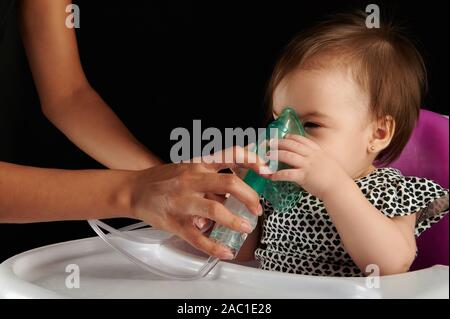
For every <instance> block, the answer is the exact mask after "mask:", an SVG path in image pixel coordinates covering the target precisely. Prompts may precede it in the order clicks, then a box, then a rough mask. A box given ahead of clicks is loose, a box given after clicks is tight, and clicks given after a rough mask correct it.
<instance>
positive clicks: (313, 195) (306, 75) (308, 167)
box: [238, 13, 448, 276]
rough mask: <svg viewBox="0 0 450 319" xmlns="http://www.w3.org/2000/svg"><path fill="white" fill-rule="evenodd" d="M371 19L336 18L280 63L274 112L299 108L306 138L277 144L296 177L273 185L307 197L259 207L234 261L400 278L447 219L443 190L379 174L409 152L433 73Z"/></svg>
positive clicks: (285, 174) (302, 39)
mask: <svg viewBox="0 0 450 319" xmlns="http://www.w3.org/2000/svg"><path fill="white" fill-rule="evenodd" d="M365 19H366V17H365V15H364V14H363V13H361V14H359V13H354V14H343V15H338V16H335V17H334V18H333V19H331V20H328V21H325V22H323V23H321V24H319V25H317V26H316V27H314V28H312V29H310V30H308V31H306V32H304V33H301V34H300V35H299V36H297V37H296V38H295V39H294V40H293V41H292V42H291V43H290V44H289V45H288V46H287V48H286V50H285V51H284V53H283V54H282V56H281V58H280V59H279V61H278V63H277V64H276V66H275V69H274V72H273V75H272V78H271V80H270V83H269V87H268V91H267V98H268V99H267V102H268V104H269V112H270V114H272V115H273V116H274V117H275V118H276V117H277V115H278V114H279V113H280V112H281V111H282V110H283V109H284V108H285V107H287V106H289V107H292V108H293V109H295V110H296V112H297V114H298V115H299V117H300V120H301V122H302V124H303V126H304V128H305V131H306V137H303V136H297V135H294V136H292V135H291V136H289V135H288V136H287V137H286V138H285V139H283V140H279V141H278V142H276V143H274V144H273V145H272V149H271V152H270V154H269V158H272V157H273V158H278V160H279V161H280V162H283V163H286V164H288V165H289V166H290V167H291V168H290V169H285V170H281V171H278V172H276V173H274V174H272V175H271V179H272V180H277V181H278V180H283V181H292V182H296V183H298V184H299V185H301V186H302V188H303V190H304V191H303V194H302V196H301V199H300V200H299V202H298V203H297V204H296V205H294V206H293V207H290V208H289V209H285V210H283V211H278V210H276V209H274V208H273V207H272V206H271V205H270V203H269V202H267V201H266V200H265V199H264V198H263V199H262V201H263V204H264V205H263V208H264V218H263V220H262V222H261V223H260V224H259V226H258V229H256V230H255V231H254V232H253V233H252V235H250V237H249V238H248V239H247V241H246V243H245V244H244V247H242V249H241V251H240V253H239V256H238V259H240V260H246V259H253V257H254V256H256V259H258V260H259V261H260V264H261V268H262V269H266V270H276V271H282V272H291V273H298V274H306V275H329V276H362V275H365V274H369V273H370V272H371V271H369V269H370V270H372V269H373V267H374V266H376V267H378V269H379V273H380V275H388V274H395V273H402V272H406V271H408V269H409V267H410V265H411V263H412V262H413V260H414V258H415V256H416V254H417V250H416V242H415V238H416V237H417V236H419V235H420V234H421V233H422V232H423V231H424V230H426V229H427V228H429V227H431V225H432V224H433V223H436V222H437V221H439V220H440V219H441V218H442V217H443V216H444V215H445V214H446V213H447V210H448V190H447V189H444V188H442V187H441V186H439V185H438V184H436V183H435V182H433V181H431V180H427V179H424V178H419V177H412V176H403V175H402V173H401V172H400V171H399V170H397V169H394V168H389V167H384V168H377V167H379V166H381V165H382V164H383V165H384V166H386V165H388V164H389V163H390V162H392V161H393V160H395V159H396V158H397V157H398V156H399V155H400V153H401V152H402V149H403V148H404V146H405V145H406V143H407V141H408V139H409V137H410V135H411V132H412V130H413V128H414V126H415V124H416V121H417V119H418V116H419V109H420V105H421V99H422V95H423V93H424V91H425V90H424V89H425V86H426V71H425V68H424V63H423V60H422V58H421V56H420V54H419V53H418V51H417V50H416V49H415V47H414V46H413V44H412V43H411V42H410V41H409V40H408V39H407V38H405V37H404V36H403V35H402V34H401V33H399V32H398V31H397V30H396V28H395V27H393V26H392V25H382V26H381V27H380V28H378V29H368V28H366V25H365ZM260 230H262V231H260ZM255 249H256V250H255Z"/></svg>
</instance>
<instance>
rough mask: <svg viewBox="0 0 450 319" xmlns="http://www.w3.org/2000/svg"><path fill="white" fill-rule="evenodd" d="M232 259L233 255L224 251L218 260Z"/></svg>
mask: <svg viewBox="0 0 450 319" xmlns="http://www.w3.org/2000/svg"><path fill="white" fill-rule="evenodd" d="M233 258H234V255H233V254H232V253H231V251H229V250H226V251H224V252H223V253H221V254H220V259H227V260H231V259H233Z"/></svg>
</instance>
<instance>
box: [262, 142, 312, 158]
mask: <svg viewBox="0 0 450 319" xmlns="http://www.w3.org/2000/svg"><path fill="white" fill-rule="evenodd" d="M270 148H271V150H277V149H278V150H285V151H289V152H293V153H296V154H299V155H302V156H307V155H308V154H310V152H311V150H310V148H309V146H308V145H305V144H302V143H299V142H297V141H295V140H286V139H284V140H274V141H273V142H271V143H270Z"/></svg>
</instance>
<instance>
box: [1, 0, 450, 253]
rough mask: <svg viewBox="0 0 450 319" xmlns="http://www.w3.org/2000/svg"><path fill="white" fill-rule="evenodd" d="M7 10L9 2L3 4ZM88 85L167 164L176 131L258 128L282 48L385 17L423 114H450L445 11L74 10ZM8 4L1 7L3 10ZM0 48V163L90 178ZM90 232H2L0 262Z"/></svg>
mask: <svg viewBox="0 0 450 319" xmlns="http://www.w3.org/2000/svg"><path fill="white" fill-rule="evenodd" d="M1 1H5V0H0V2H1ZM74 3H76V4H78V5H79V7H80V10H81V28H80V29H78V30H77V38H78V43H79V49H80V54H81V59H82V64H83V67H84V70H85V72H86V74H87V77H88V79H89V81H90V83H91V84H92V86H93V87H94V88H95V89H96V90H97V91H98V92H99V93H100V95H101V96H102V97H103V98H104V99H105V100H106V101H107V103H108V104H109V105H110V106H111V108H112V109H113V110H114V111H115V112H116V113H117V114H118V115H119V117H120V118H121V119H122V120H123V121H124V123H125V124H126V125H127V126H128V127H129V129H130V130H131V131H132V132H133V133H134V134H135V135H136V136H137V138H138V139H139V140H140V141H141V142H142V143H144V144H145V145H146V146H147V147H148V148H149V149H150V150H152V151H153V152H154V153H155V154H157V155H158V156H160V157H161V158H163V159H164V160H166V161H168V160H169V151H170V148H171V146H172V145H173V142H172V141H170V139H169V134H170V132H171V130H172V129H173V128H175V127H179V126H181V127H186V128H188V129H189V130H191V127H192V120H193V119H201V120H202V127H203V128H206V127H210V126H214V127H218V128H220V129H224V128H225V127H243V128H246V127H250V126H251V127H260V126H261V125H263V120H264V111H263V104H262V101H263V95H264V90H265V85H266V82H267V81H268V79H269V76H270V73H271V70H272V68H273V65H274V63H275V61H276V58H277V56H278V55H279V54H280V52H281V50H282V48H283V47H284V46H285V45H286V44H287V43H288V41H289V40H290V39H291V38H292V37H293V36H294V35H295V34H296V33H298V32H299V31H300V30H302V29H304V28H305V27H308V26H309V25H311V24H313V23H314V22H316V21H317V20H318V19H320V18H321V17H323V16H324V15H326V14H330V13H333V12H339V11H343V10H347V9H362V10H364V9H365V7H366V5H368V4H370V3H376V4H378V5H379V6H380V8H381V18H382V20H383V19H384V18H385V17H386V16H393V17H394V18H395V21H398V22H400V23H402V24H404V25H405V26H407V27H408V29H409V33H410V36H411V37H412V38H413V39H415V41H416V42H417V43H418V47H419V50H420V51H421V52H422V54H423V56H424V58H425V60H426V64H427V68H428V72H429V74H428V75H429V84H430V90H429V94H428V95H427V97H426V99H425V101H424V104H423V105H424V108H426V109H430V110H433V111H436V112H439V113H443V114H447V115H448V18H449V16H448V2H447V1H417V2H409V1H279V0H277V1H267V2H245V4H244V2H243V1H236V2H233V1H220V2H219V1H204V2H199V1H181V0H180V1H111V0H108V1H103V0H102V1H97V0H96V1H92V0H90V1H86V0H79V1H74ZM3 8H4V6H0V10H2V9H3ZM6 19H7V20H6V29H5V32H4V38H3V40H2V42H1V43H0V160H2V161H8V162H14V163H19V164H25V165H34V166H40V167H55V168H69V169H80V168H97V167H101V165H99V164H98V163H96V162H95V161H94V160H92V159H90V158H89V157H88V156H86V155H85V154H83V153H82V152H81V151H80V150H78V149H77V148H76V146H74V145H72V144H71V143H70V142H69V141H68V140H67V139H66V138H65V137H64V135H62V134H61V133H60V132H59V131H58V130H57V129H56V128H54V127H53V126H52V124H51V123H50V122H49V121H48V120H47V119H46V118H45V117H44V116H43V115H42V113H41V111H40V106H39V100H38V98H37V95H36V91H35V88H34V85H33V81H32V78H31V74H30V71H29V69H28V65H27V61H26V58H25V55H24V51H23V47H22V44H21V40H20V36H19V33H18V28H17V24H16V17H15V12H14V11H13V12H11V14H9V15H8V16H7V18H6ZM92 235H94V233H93V232H92V231H91V230H90V228H89V226H88V225H87V223H86V222H83V221H80V222H55V223H36V224H27V225H0V247H1V248H0V261H2V260H4V259H6V258H8V257H10V256H12V255H14V254H17V253H19V252H22V251H25V250H28V249H31V248H34V247H39V246H42V245H45V244H49V243H55V242H60V241H64V240H71V239H75V238H82V237H87V236H92Z"/></svg>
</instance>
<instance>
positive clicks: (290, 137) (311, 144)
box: [284, 134, 320, 150]
mask: <svg viewBox="0 0 450 319" xmlns="http://www.w3.org/2000/svg"><path fill="white" fill-rule="evenodd" d="M284 138H285V139H287V140H294V141H297V142H298V143H302V144H305V145H308V146H309V147H311V148H312V149H313V150H318V149H320V146H319V145H318V144H317V143H316V142H314V141H313V140H311V139H309V138H307V137H305V136H302V135H297V134H286V136H285V137H284Z"/></svg>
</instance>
